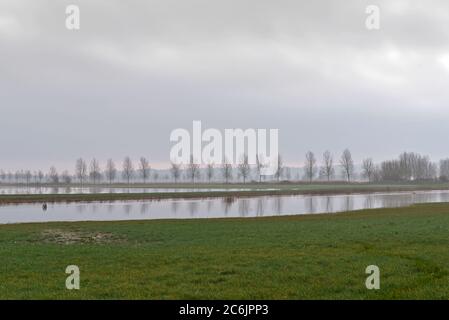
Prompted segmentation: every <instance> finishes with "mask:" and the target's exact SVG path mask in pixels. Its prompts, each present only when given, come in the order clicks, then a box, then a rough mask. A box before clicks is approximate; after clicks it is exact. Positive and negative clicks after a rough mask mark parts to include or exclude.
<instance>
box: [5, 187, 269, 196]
mask: <svg viewBox="0 0 449 320" xmlns="http://www.w3.org/2000/svg"><path fill="white" fill-rule="evenodd" d="M250 190H255V189H251V188H228V189H225V188H117V187H82V188H81V187H66V188H65V187H16V186H0V195H2V194H4V195H13V194H14V195H19V194H79V193H85V194H92V193H128V192H129V193H152V192H155V193H160V192H199V191H201V192H214V191H250ZM264 190H276V189H264Z"/></svg>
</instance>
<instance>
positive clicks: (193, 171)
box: [187, 155, 200, 183]
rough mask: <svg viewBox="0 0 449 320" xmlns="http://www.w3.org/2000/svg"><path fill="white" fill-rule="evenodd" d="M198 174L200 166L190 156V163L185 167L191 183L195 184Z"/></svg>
mask: <svg viewBox="0 0 449 320" xmlns="http://www.w3.org/2000/svg"><path fill="white" fill-rule="evenodd" d="M199 174H200V165H199V164H198V163H195V159H193V155H190V161H189V164H188V165H187V175H188V176H189V178H190V180H191V181H192V183H195V178H197V177H198V176H199Z"/></svg>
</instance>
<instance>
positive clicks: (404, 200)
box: [0, 190, 449, 223]
mask: <svg viewBox="0 0 449 320" xmlns="http://www.w3.org/2000/svg"><path fill="white" fill-rule="evenodd" d="M430 202H449V191H447V190H446V191H419V192H395V193H370V194H351V195H328V196H323V195H312V196H310V195H296V196H260V197H227V198H204V199H166V200H151V201H150V200H145V201H113V202H89V203H87V202H86V203H83V202H81V203H54V204H51V203H49V204H48V205H47V208H46V210H44V209H43V207H42V204H18V205H4V206H0V223H21V222H48V221H114V220H140V219H190V218H226V217H260V216H277V215H296V214H320V213H337V212H343V211H352V210H359V209H370V208H383V207H403V206H409V205H412V204H415V203H430Z"/></svg>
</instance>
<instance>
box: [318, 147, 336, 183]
mask: <svg viewBox="0 0 449 320" xmlns="http://www.w3.org/2000/svg"><path fill="white" fill-rule="evenodd" d="M334 172H335V170H334V159H333V157H332V154H331V153H330V152H329V151H325V152H324V153H323V166H322V167H321V170H320V176H321V177H325V178H326V179H327V181H330V180H331V178H332V177H333V176H334Z"/></svg>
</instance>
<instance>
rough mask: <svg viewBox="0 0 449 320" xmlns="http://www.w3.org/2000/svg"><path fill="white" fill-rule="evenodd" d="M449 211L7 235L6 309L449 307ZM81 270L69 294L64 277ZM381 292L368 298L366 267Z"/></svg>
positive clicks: (439, 207) (4, 231)
mask: <svg viewBox="0 0 449 320" xmlns="http://www.w3.org/2000/svg"><path fill="white" fill-rule="evenodd" d="M448 235H449V204H426V205H417V206H413V207H409V208H398V209H378V210H365V211H359V212H353V213H344V214H335V215H315V216H313V215H309V216H296V217H293V216H291V217H276V218H248V219H212V220H180V221H173V220H172V221H125V222H84V223H43V224H19V225H1V226H0V259H1V264H0V298H63V299H70V298H100V299H102V298H130V299H136V298H148V299H173V298H174V299H177V298H187V299H190V298H193V299H209V298H210V299H228V298H237V299H252V298H255V299H275V298H276V299H307V298H325V299H334V298H344V299H347V298H355V299H381V298H393V299H399V298H405V299H415V298H436V299H448V298H449V250H448V246H449V237H448ZM70 264H75V265H78V266H79V267H80V270H81V289H80V290H78V291H76V290H72V291H69V290H66V289H65V278H66V276H67V275H66V274H65V273H64V270H65V268H66V266H67V265H70ZM371 264H375V265H378V266H379V267H380V270H381V289H380V290H377V291H369V290H367V289H366V288H365V284H364V283H365V279H366V275H365V268H366V266H368V265H371Z"/></svg>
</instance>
